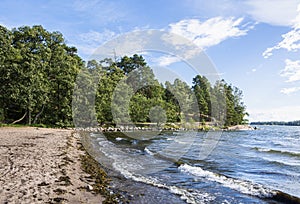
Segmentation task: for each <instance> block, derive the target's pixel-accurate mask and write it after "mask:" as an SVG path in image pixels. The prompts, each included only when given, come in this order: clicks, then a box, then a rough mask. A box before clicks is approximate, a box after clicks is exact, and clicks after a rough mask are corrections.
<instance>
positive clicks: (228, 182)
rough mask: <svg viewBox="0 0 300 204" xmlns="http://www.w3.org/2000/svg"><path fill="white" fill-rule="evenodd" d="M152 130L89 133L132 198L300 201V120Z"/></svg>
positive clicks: (117, 185) (115, 183) (117, 184)
mask: <svg viewBox="0 0 300 204" xmlns="http://www.w3.org/2000/svg"><path fill="white" fill-rule="evenodd" d="M147 134H148V133H147V132H139V133H135V134H134V136H132V135H131V134H130V133H128V134H127V133H118V134H116V133H109V134H102V133H91V134H90V136H89V143H91V145H90V148H92V149H93V154H94V156H95V157H96V159H97V160H98V161H99V162H100V163H101V164H102V165H103V166H104V167H105V168H106V169H107V172H108V174H109V175H110V176H111V178H112V182H111V186H112V189H114V190H115V191H118V192H119V193H121V194H122V195H123V196H125V197H126V198H127V199H129V200H130V203H300V199H298V197H300V127H288V126H257V130H254V131H230V132H225V131H224V132H218V131H216V132H193V131H190V132H188V131H187V132H166V133H163V132H161V133H159V134H154V135H151V136H150V137H149V136H147ZM208 141H209V142H208Z"/></svg>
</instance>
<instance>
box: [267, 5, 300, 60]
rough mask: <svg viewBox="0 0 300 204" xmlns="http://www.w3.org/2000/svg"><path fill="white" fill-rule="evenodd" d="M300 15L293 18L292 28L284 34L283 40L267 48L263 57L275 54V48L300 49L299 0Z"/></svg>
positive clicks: (299, 6)
mask: <svg viewBox="0 0 300 204" xmlns="http://www.w3.org/2000/svg"><path fill="white" fill-rule="evenodd" d="M298 3H299V4H298V9H297V12H298V15H296V17H295V18H294V19H293V20H291V27H292V30H291V31H289V32H287V33H285V34H283V35H282V38H283V39H282V41H281V42H279V43H278V44H277V45H275V46H273V47H270V48H267V49H266V50H265V51H264V52H263V57H264V58H268V57H270V56H272V55H273V51H274V50H279V49H286V50H287V51H294V52H295V51H298V50H299V49H300V2H299V1H298Z"/></svg>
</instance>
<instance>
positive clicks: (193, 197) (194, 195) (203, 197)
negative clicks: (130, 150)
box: [115, 165, 215, 204]
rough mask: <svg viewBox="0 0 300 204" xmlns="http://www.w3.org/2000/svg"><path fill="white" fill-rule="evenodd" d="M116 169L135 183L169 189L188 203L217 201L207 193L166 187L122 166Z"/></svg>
mask: <svg viewBox="0 0 300 204" xmlns="http://www.w3.org/2000/svg"><path fill="white" fill-rule="evenodd" d="M115 168H116V170H118V171H119V172H120V173H121V174H122V175H123V176H125V177H126V178H129V179H132V180H133V181H136V182H142V183H145V184H148V185H152V186H155V187H158V188H163V189H167V190H168V191H169V192H171V193H173V194H175V195H178V196H180V198H181V199H182V200H184V201H185V202H187V203H191V204H205V203H208V202H212V201H213V200H214V199H215V197H214V196H212V195H210V194H208V193H205V192H200V191H197V190H187V189H183V188H179V187H177V186H170V185H166V184H164V183H162V182H160V181H158V180H157V179H155V178H153V177H145V176H142V175H137V174H133V173H130V172H129V171H127V170H125V169H124V168H122V167H121V165H120V166H119V165H115Z"/></svg>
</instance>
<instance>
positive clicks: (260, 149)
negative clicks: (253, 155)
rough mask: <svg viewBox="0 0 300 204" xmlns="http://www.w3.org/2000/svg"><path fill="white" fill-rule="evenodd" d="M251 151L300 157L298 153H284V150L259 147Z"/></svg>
mask: <svg viewBox="0 0 300 204" xmlns="http://www.w3.org/2000/svg"><path fill="white" fill-rule="evenodd" d="M253 149H254V150H256V151H259V152H266V153H270V154H282V155H288V156H295V157H300V152H292V151H284V150H278V149H268V148H260V147H254V148H253Z"/></svg>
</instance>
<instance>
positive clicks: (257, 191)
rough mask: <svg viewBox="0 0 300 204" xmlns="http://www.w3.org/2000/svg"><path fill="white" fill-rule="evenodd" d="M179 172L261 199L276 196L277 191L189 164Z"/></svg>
mask: <svg viewBox="0 0 300 204" xmlns="http://www.w3.org/2000/svg"><path fill="white" fill-rule="evenodd" d="M179 170H180V171H182V172H185V173H188V174H192V175H194V176H199V177H203V178H205V179H207V180H210V181H214V182H218V183H220V184H222V185H223V186H225V187H228V188H231V189H233V190H236V191H239V192H241V193H244V194H248V195H252V196H257V197H260V198H269V197H272V196H274V195H275V194H276V191H274V190H271V189H268V188H266V187H264V186H262V185H261V184H256V183H252V182H250V181H244V180H239V179H234V178H229V177H226V176H223V175H219V174H216V173H213V172H210V171H207V170H203V169H202V168H201V167H193V166H190V165H188V164H183V165H181V166H180V167H179Z"/></svg>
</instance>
